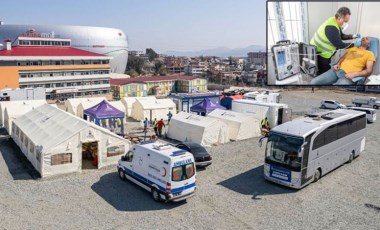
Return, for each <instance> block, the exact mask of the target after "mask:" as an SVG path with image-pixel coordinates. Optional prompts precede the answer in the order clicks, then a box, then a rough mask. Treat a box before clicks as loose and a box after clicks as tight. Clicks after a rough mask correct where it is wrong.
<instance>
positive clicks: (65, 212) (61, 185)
mask: <svg viewBox="0 0 380 230" xmlns="http://www.w3.org/2000/svg"><path fill="white" fill-rule="evenodd" d="M353 96H354V93H347V92H334V91H326V90H315V93H313V94H312V93H311V92H310V90H305V91H294V90H292V91H284V92H282V102H283V103H287V104H289V105H290V106H291V107H292V109H293V112H295V114H301V113H302V112H304V111H309V110H311V109H312V108H315V107H318V106H319V103H320V100H322V99H335V100H338V101H341V102H342V103H346V104H347V103H350V102H351V98H352V97H353ZM378 111H379V112H380V110H378ZM379 130H380V120H378V121H376V122H375V123H373V124H369V125H368V126H367V136H366V149H365V151H364V152H363V153H362V154H361V155H360V156H359V157H358V158H357V159H355V160H354V161H353V162H352V163H351V164H345V165H343V166H341V167H340V168H338V169H336V170H335V171H333V172H332V173H330V174H328V175H326V176H324V177H322V178H321V180H320V181H318V182H317V183H314V184H311V185H309V186H307V187H305V188H304V189H302V190H294V189H290V188H286V187H283V186H280V185H277V184H274V183H271V182H268V181H266V180H264V178H263V163H264V148H259V147H258V144H257V143H258V138H253V139H249V140H245V141H239V142H230V143H227V144H224V145H220V146H216V147H212V148H209V152H210V154H211V155H212V156H213V164H212V165H211V166H210V167H208V168H207V169H205V170H199V171H198V172H197V191H196V195H195V196H194V197H192V198H190V199H188V200H187V201H185V202H180V203H156V202H154V201H153V199H152V198H151V197H150V194H149V193H148V192H146V191H145V190H143V189H141V188H140V187H138V186H136V185H134V184H133V183H131V182H125V181H121V180H120V179H119V178H118V175H117V173H116V166H115V167H108V168H105V169H101V170H85V171H83V172H82V173H74V174H68V175H63V176H56V177H52V178H47V179H34V178H35V175H34V174H33V170H31V169H30V166H28V164H27V162H25V161H23V160H22V157H19V149H18V148H17V147H16V146H15V145H14V144H13V143H12V141H10V140H7V139H2V138H0V223H1V224H0V229H20V228H26V229H53V228H54V229H77V228H80V229H88V228H94V229H152V228H154V229H380V227H379V226H380V192H379V191H380V176H379V175H380V154H379V149H380V143H379V137H378V135H379Z"/></svg>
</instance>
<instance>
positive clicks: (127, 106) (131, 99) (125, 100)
mask: <svg viewBox="0 0 380 230" xmlns="http://www.w3.org/2000/svg"><path fill="white" fill-rule="evenodd" d="M137 98H148V99H149V98H150V99H152V100H156V99H157V98H156V97H155V96H147V97H123V98H122V99H121V100H120V101H121V103H123V104H124V106H125V109H126V113H125V114H126V115H127V116H128V117H130V116H132V106H133V103H135V101H136V99H137Z"/></svg>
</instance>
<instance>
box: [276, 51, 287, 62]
mask: <svg viewBox="0 0 380 230" xmlns="http://www.w3.org/2000/svg"><path fill="white" fill-rule="evenodd" d="M285 59H286V57H285V51H279V52H277V65H285V62H286V60H285Z"/></svg>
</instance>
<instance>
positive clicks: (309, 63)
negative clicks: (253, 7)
mask: <svg viewBox="0 0 380 230" xmlns="http://www.w3.org/2000/svg"><path fill="white" fill-rule="evenodd" d="M379 9H380V2H373V1H371V2H369V1H368V2H366V1H362V2H351V1H347V2H335V1H334V2H333V1H331V2H327V1H323V2H322V1H321V2H316V1H313V2H305V1H302V2H301V1H298V2H295V1H268V2H267V53H268V55H267V72H268V78H267V82H268V85H272V86H273V85H277V86H279V85H303V86H332V85H343V86H349V85H380V64H379V63H378V62H379V57H378V53H379V38H380V29H379V25H380V16H379Z"/></svg>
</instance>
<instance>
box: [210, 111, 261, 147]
mask: <svg viewBox="0 0 380 230" xmlns="http://www.w3.org/2000/svg"><path fill="white" fill-rule="evenodd" d="M207 117H210V118H215V119H218V120H219V121H222V122H224V123H225V124H226V125H227V127H228V136H229V137H230V139H231V140H235V141H237V140H244V139H248V138H252V137H259V136H261V132H260V121H259V120H258V119H255V118H254V117H252V116H250V115H248V114H244V113H238V112H234V111H229V110H222V109H215V110H214V111H212V112H211V113H209V114H208V115H207Z"/></svg>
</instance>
